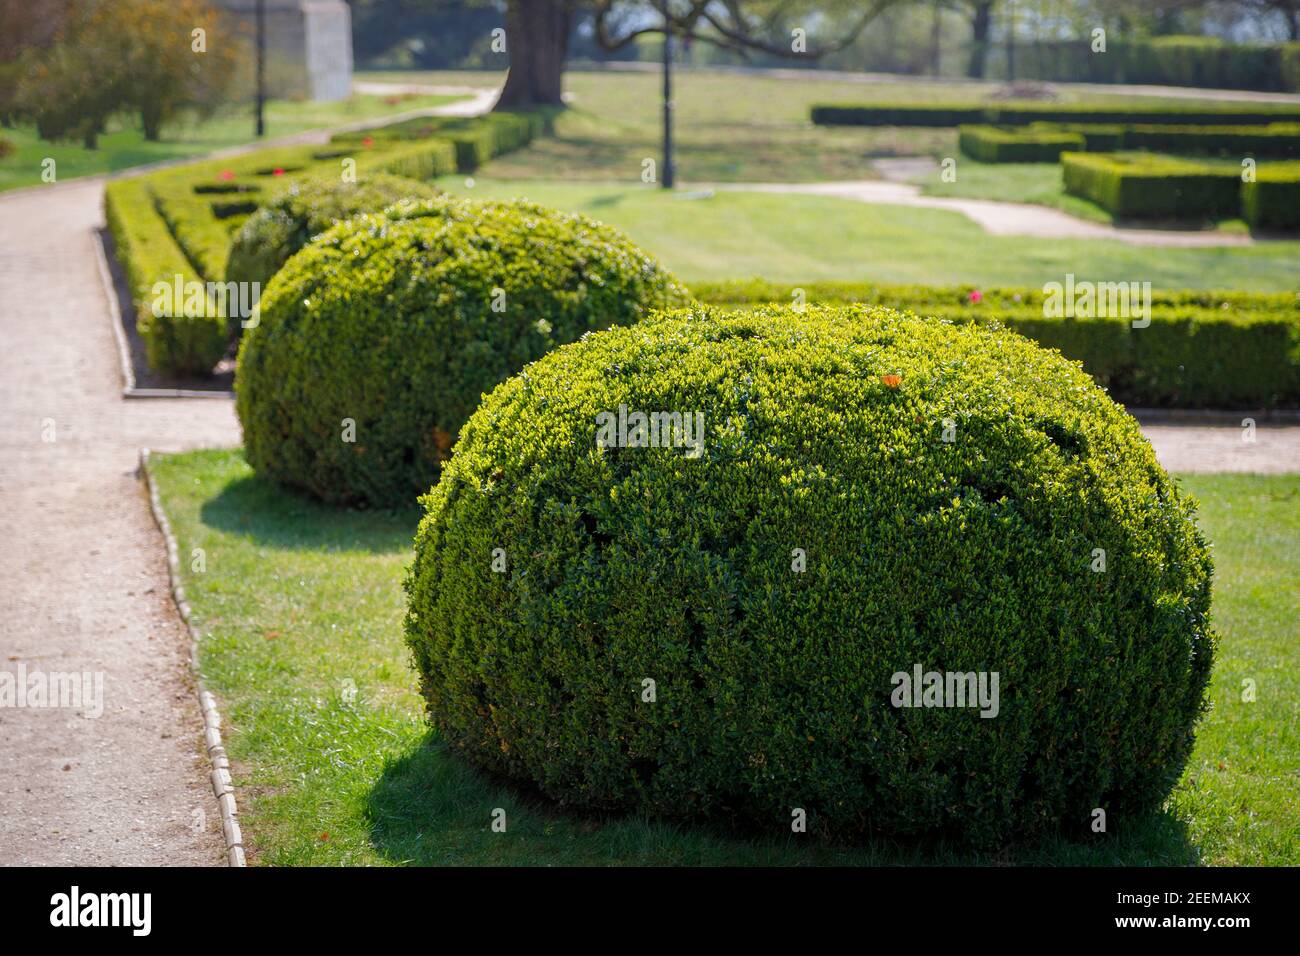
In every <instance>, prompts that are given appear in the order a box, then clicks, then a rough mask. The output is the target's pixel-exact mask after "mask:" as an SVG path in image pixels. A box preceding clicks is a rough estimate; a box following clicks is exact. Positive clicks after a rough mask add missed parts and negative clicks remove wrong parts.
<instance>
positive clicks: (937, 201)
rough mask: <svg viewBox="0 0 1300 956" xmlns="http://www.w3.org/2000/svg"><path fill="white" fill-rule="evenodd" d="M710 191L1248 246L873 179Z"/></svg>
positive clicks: (1217, 235) (1039, 232) (1138, 241)
mask: <svg viewBox="0 0 1300 956" xmlns="http://www.w3.org/2000/svg"><path fill="white" fill-rule="evenodd" d="M709 188H711V189H715V190H733V191H740V192H763V193H799V194H803V195H810V196H834V197H837V198H839V199H852V200H855V201H857V202H865V203H879V204H882V205H890V206H920V207H924V208H927V209H943V210H947V211H948V212H959V213H961V214H962V215H964V216H966V217H967V218H969V219H971V220H973V221H974V222H975V223H977V224H978V225H979V226H981V227H982V228H983V229H984V231H985V232H987V233H989V234H990V235H994V236H1038V237H1040V238H1043V239H1105V240H1110V241H1112V242H1124V243H1128V244H1130V245H1135V246H1180V247H1190V246H1250V245H1255V240H1254V239H1253V238H1252V237H1250V236H1248V235H1229V234H1226V233H1221V232H1181V231H1173V230H1163V229H1125V228H1120V227H1116V226H1112V225H1108V224H1106V223H1100V222H1088V221H1086V220H1083V219H1076V218H1075V217H1074V216H1071V215H1068V214H1066V213H1063V212H1061V211H1060V210H1059V209H1052V208H1050V207H1048V206H1037V205H1032V204H1030V203H1017V202H999V201H997V200H993V199H961V198H956V197H949V196H925V195H922V194H921V189H920V187H919V186H915V185H912V184H911V183H900V182H889V181H885V180H878V179H868V180H857V181H844V182H825V183H715V184H711V185H710V186H709Z"/></svg>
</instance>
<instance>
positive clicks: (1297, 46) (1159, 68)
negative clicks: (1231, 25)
mask: <svg viewBox="0 0 1300 956" xmlns="http://www.w3.org/2000/svg"><path fill="white" fill-rule="evenodd" d="M990 52H991V53H993V54H994V59H998V57H997V54H998V52H999V50H998V48H997V47H994V48H993V49H992V50H991V51H990ZM993 65H994V69H996V68H997V67H998V66H1000V65H1001V64H997V63H995V64H993ZM1016 76H1017V77H1018V78H1020V79H1025V80H1029V79H1038V80H1050V81H1053V82H1070V83H1145V84H1153V85H1157V86H1198V87H1202V88H1206V87H1208V88H1213V89H1240V90H1278V91H1293V90H1300V43H1276V44H1264V43H1225V42H1223V41H1222V40H1219V39H1216V38H1214V37H1197V36H1166V37H1151V38H1149V39H1140V40H1127V39H1121V38H1116V37H1112V38H1111V40H1110V42H1109V44H1108V45H1107V48H1106V52H1105V54H1103V55H1098V54H1097V53H1096V52H1094V51H1093V49H1092V41H1091V39H1084V40H1059V41H1050V40H1036V41H1035V42H1033V43H1028V44H1024V45H1022V46H1020V47H1019V48H1018V49H1017V50H1016Z"/></svg>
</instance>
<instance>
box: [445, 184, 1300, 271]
mask: <svg viewBox="0 0 1300 956" xmlns="http://www.w3.org/2000/svg"><path fill="white" fill-rule="evenodd" d="M439 185H440V186H441V187H442V188H444V189H447V190H450V191H452V192H456V193H458V194H461V195H468V196H477V197H480V198H496V199H503V198H509V197H514V196H527V197H529V198H531V199H534V200H536V201H538V202H541V203H544V204H546V205H548V206H554V207H556V208H559V209H565V210H573V211H576V212H582V213H586V214H587V215H589V216H592V217H594V218H596V219H600V220H603V221H605V222H608V223H610V224H612V225H615V226H618V227H619V228H620V229H623V230H624V231H625V232H627V233H628V235H630V236H631V237H632V239H633V240H634V241H635V242H637V243H638V244H639V245H641V246H642V247H643V248H645V249H646V250H648V251H650V252H652V253H654V254H655V255H656V256H658V257H659V258H660V259H661V260H662V261H663V262H664V263H665V264H666V265H667V266H668V267H669V268H671V269H672V270H673V271H674V272H676V273H677V274H678V275H679V276H680V277H681V278H682V279H683V281H685V282H687V283H689V282H692V281H704V280H716V279H737V278H748V277H751V276H762V277H763V278H766V279H769V280H771V281H773V282H791V283H800V282H813V281H816V280H819V279H825V280H846V281H873V282H901V283H922V284H932V285H957V284H962V283H974V284H984V285H1027V286H1037V287H1041V286H1042V285H1043V284H1044V283H1045V282H1050V281H1056V282H1060V281H1063V277H1064V276H1065V275H1066V273H1074V275H1075V276H1077V277H1079V278H1080V279H1083V278H1088V279H1092V280H1094V281H1096V280H1106V281H1111V280H1115V279H1118V278H1124V279H1126V280H1128V279H1132V280H1139V281H1147V282H1150V283H1151V284H1152V286H1153V287H1155V288H1158V289H1160V288H1166V289H1167V288H1187V289H1229V288H1231V289H1241V290H1243V291H1257V292H1278V291H1287V290H1291V289H1294V287H1295V272H1296V270H1295V263H1296V262H1297V260H1300V242H1273V243H1266V244H1259V245H1256V246H1252V247H1238V248H1231V247H1212V248H1206V249H1172V248H1163V247H1157V246H1131V245H1127V244H1124V243H1119V242H1109V241H1102V240H1083V239H1075V240H1066V239H1059V240H1057V239H1054V240H1050V241H1045V240H1042V239H1037V238H1033V237H1029V236H991V235H989V234H988V233H986V232H985V231H984V230H983V229H982V228H981V227H980V226H978V225H976V224H975V223H974V222H972V221H971V220H969V219H967V218H966V217H965V216H963V215H961V214H960V213H956V212H948V211H946V210H938V209H919V208H913V207H907V206H881V205H875V204H868V203H861V202H856V201H853V200H847V199H836V198H830V197H823V196H808V195H791V194H784V195H782V194H767V193H744V192H726V191H718V192H717V193H714V194H711V195H710V194H707V193H701V192H698V191H697V192H692V191H690V190H679V191H676V192H672V193H670V192H667V191H665V190H660V189H656V188H654V187H650V186H641V185H636V186H629V185H625V184H621V183H619V184H603V185H602V184H596V183H565V182H553V181H536V180H534V181H527V180H521V181H502V180H492V179H484V178H482V177H478V178H476V179H475V180H474V185H473V186H472V187H469V186H467V185H466V180H465V178H464V177H447V178H445V179H443V180H441V181H440V182H439Z"/></svg>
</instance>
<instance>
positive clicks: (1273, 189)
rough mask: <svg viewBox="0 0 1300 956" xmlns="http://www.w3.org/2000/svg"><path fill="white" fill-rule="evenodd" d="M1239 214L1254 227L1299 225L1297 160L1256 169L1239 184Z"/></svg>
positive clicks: (1299, 197)
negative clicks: (1250, 179)
mask: <svg viewBox="0 0 1300 956" xmlns="http://www.w3.org/2000/svg"><path fill="white" fill-rule="evenodd" d="M1241 214H1242V218H1244V219H1245V220H1246V222H1248V223H1250V225H1251V226H1252V227H1253V228H1256V229H1300V163H1278V164H1274V165H1270V166H1267V167H1263V168H1261V169H1259V170H1257V171H1256V173H1255V181H1254V182H1251V183H1242V185H1241Z"/></svg>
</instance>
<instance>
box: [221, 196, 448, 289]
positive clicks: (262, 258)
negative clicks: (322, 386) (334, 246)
mask: <svg viewBox="0 0 1300 956" xmlns="http://www.w3.org/2000/svg"><path fill="white" fill-rule="evenodd" d="M436 195H438V190H436V189H434V188H433V187H432V186H427V185H425V184H424V183H420V182H416V181H415V180H414V179H406V178H404V177H402V176H390V175H387V174H385V173H377V174H375V175H372V176H367V177H365V179H364V180H363V181H361V182H357V183H344V182H334V181H332V180H321V179H304V180H300V181H298V182H295V183H294V184H293V185H291V186H290V187H289V188H288V189H286V190H284V191H283V192H281V193H279V194H278V195H276V196H275V197H274V198H273V199H272V200H271V201H270V202H268V203H265V204H264V205H263V206H262V207H261V208H260V209H259V210H258V211H257V212H255V213H253V215H251V216H249V217H248V218H247V219H246V220H244V223H243V225H242V226H240V228H239V232H237V233H236V234H235V238H234V239H233V240H232V241H231V244H230V258H229V260H228V261H227V262H226V281H227V282H257V283H260V284H261V288H262V290H263V291H265V289H266V285H267V283H268V282H270V281H271V277H272V276H273V275H275V274H276V273H277V272H278V271H280V267H281V266H282V265H284V264H285V263H286V262H287V261H288V260H289V257H290V256H292V255H293V254H294V253H295V252H297V251H298V250H299V249H301V248H302V247H303V246H305V245H307V243H308V242H310V241H311V238H312V236H315V235H318V234H320V233H322V232H324V231H325V230H326V229H329V228H330V227H331V226H333V225H334V224H335V223H337V222H340V221H342V220H344V219H350V218H351V217H353V216H355V215H357V214H358V213H363V212H379V211H380V210H382V209H384V208H385V207H387V206H391V205H392V204H393V203H395V202H399V201H400V200H402V199H428V198H430V197H431V196H436Z"/></svg>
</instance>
